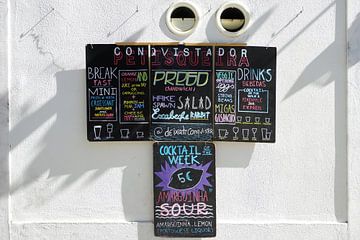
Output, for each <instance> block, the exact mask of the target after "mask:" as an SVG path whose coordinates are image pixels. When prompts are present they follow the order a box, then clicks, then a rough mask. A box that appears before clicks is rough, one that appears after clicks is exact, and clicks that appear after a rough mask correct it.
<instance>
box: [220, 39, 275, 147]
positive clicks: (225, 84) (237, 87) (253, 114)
mask: <svg viewBox="0 0 360 240" xmlns="http://www.w3.org/2000/svg"><path fill="white" fill-rule="evenodd" d="M214 78H215V79H214V88H215V94H214V140H216V141H241V142H275V106H276V94H275V87H276V85H275V84H276V48H273V47H247V46H216V47H215V72H214Z"/></svg>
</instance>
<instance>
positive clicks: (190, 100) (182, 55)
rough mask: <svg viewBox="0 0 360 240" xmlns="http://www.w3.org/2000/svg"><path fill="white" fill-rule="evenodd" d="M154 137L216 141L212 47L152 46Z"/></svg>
mask: <svg viewBox="0 0 360 240" xmlns="http://www.w3.org/2000/svg"><path fill="white" fill-rule="evenodd" d="M150 56H151V122H152V123H151V137H152V138H153V139H154V140H157V141H158V140H161V141H164V140H165V141H171V140H176V141H186V140H196V141H201V140H212V138H213V125H212V122H213V121H212V118H213V104H212V91H213V88H212V86H213V84H212V76H213V74H212V69H213V47H212V46H204V45H203V46H200V45H199V46H190V45H189V46H188V45H152V46H151V55H150Z"/></svg>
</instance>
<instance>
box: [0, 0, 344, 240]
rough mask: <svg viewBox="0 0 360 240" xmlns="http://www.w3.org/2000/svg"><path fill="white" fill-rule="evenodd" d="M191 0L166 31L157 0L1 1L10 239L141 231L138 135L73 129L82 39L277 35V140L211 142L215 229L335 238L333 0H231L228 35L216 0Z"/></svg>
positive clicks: (340, 40)
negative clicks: (7, 31)
mask: <svg viewBox="0 0 360 240" xmlns="http://www.w3.org/2000/svg"><path fill="white" fill-rule="evenodd" d="M192 2H194V3H195V4H197V5H198V6H199V7H200V9H201V10H202V13H201V14H200V15H201V16H202V19H201V22H200V24H199V26H198V29H197V30H196V31H195V32H194V33H193V34H192V35H191V36H189V37H187V38H177V37H175V36H173V35H172V34H171V33H169V31H168V30H167V28H166V25H165V22H164V18H165V17H164V16H165V11H166V9H167V7H168V6H169V4H170V3H171V1H165V0H158V1H155V0H154V1H149V0H147V1H146V0H134V1H110V0H107V1H97V0H89V1H66V2H64V1H61V2H59V1H53V0H47V1H45V0H43V1H40V0H38V1H26V0H17V1H11V6H10V9H11V21H10V22H11V48H10V53H11V54H10V56H11V59H10V65H11V72H10V74H11V76H10V144H11V147H12V148H11V152H10V162H11V164H10V165H11V166H10V171H11V174H10V176H11V205H10V206H11V207H10V211H11V219H10V220H11V222H12V230H11V232H12V237H13V238H14V239H38V238H39V236H42V237H43V239H90V238H91V236H94V238H93V239H115V238H119V236H120V239H126V238H125V237H123V238H121V234H125V235H126V236H127V239H137V238H138V239H150V238H151V236H152V230H151V229H152V227H151V224H150V223H143V224H130V223H127V222H129V221H139V222H144V221H145V222H149V221H152V147H151V143H150V142H146V143H120V142H118V143H89V142H87V140H86V126H85V125H86V116H85V112H86V111H85V110H86V107H85V71H84V67H85V56H84V50H85V44H87V43H113V42H116V41H161V42H164V41H186V42H247V43H248V45H270V46H276V47H278V76H277V99H278V101H277V143H275V144H245V143H216V152H217V156H216V157H217V208H218V209H217V214H218V221H219V223H220V224H219V232H218V233H219V237H218V239H240V238H244V239H276V240H278V239H289V238H290V237H292V238H293V239H346V227H347V225H346V224H342V223H343V222H345V221H347V219H348V216H347V190H346V189H347V184H346V179H347V164H346V158H347V151H346V131H347V125H346V71H347V70H346V21H345V19H346V5H345V1H343V0H335V1H332V0H321V1H310V0H301V1H290V0H286V1H284V0H272V1H262V0H255V1H250V0H243V1H239V2H242V3H245V4H246V5H247V6H248V7H249V9H250V10H251V12H252V20H253V24H252V26H251V27H250V29H249V31H248V32H247V33H246V34H245V35H244V36H242V37H240V38H235V39H228V38H225V37H223V36H222V35H220V34H219V33H218V31H217V29H216V27H215V20H214V14H215V11H216V9H217V8H218V7H219V6H220V4H221V3H222V2H224V1H215V0H211V1H200V0H194V1H192ZM137 6H138V9H139V12H135V11H136V7H137ZM208 9H210V12H207V11H208ZM0 46H2V45H1V44H0ZM0 73H1V72H0ZM106 223H111V224H106ZM87 229H89V232H87V233H86V234H90V235H86V234H85V235H84V233H83V232H84V231H87ZM92 233H93V235H92ZM75 236H76V237H75ZM86 236H90V237H86ZM95 236H97V237H95ZM115 236H116V237H115ZM230 236H231V237H230ZM56 237H57V238H56ZM0 238H1V233H0Z"/></svg>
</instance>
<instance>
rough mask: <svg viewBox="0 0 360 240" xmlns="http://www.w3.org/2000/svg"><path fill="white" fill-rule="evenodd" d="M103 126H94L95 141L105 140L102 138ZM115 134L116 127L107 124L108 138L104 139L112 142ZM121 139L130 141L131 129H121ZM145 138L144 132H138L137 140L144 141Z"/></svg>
mask: <svg viewBox="0 0 360 240" xmlns="http://www.w3.org/2000/svg"><path fill="white" fill-rule="evenodd" d="M102 127H103V126H102V125H95V126H94V140H98V141H100V140H103V138H101V136H102ZM113 132H114V125H113V124H112V123H108V124H106V133H107V134H106V136H105V137H104V139H106V140H110V139H113V138H114V136H113ZM119 132H120V139H124V140H126V139H130V129H129V128H121V129H120V131H119ZM144 137H145V133H144V132H143V131H136V138H137V139H144Z"/></svg>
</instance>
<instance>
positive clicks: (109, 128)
mask: <svg viewBox="0 0 360 240" xmlns="http://www.w3.org/2000/svg"><path fill="white" fill-rule="evenodd" d="M113 131H114V125H113V124H112V123H108V124H106V132H107V133H108V136H107V137H106V139H111V138H113V136H112V135H111V134H112V133H113Z"/></svg>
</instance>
